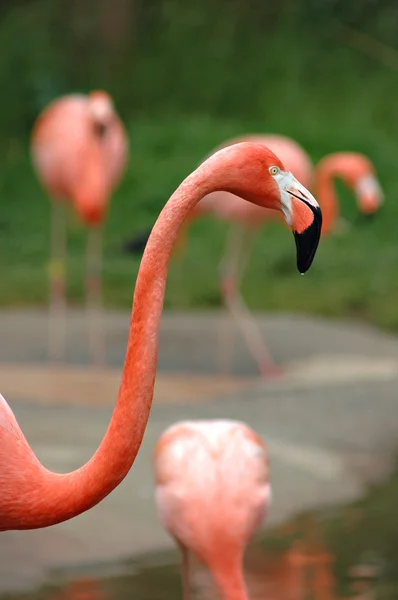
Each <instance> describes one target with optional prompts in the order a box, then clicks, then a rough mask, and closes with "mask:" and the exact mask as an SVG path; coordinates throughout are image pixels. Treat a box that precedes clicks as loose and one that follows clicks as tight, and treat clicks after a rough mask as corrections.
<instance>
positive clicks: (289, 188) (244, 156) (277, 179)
mask: <svg viewBox="0 0 398 600" xmlns="http://www.w3.org/2000/svg"><path fill="white" fill-rule="evenodd" d="M221 164H222V166H223V168H219V167H220V166H221ZM202 166H203V168H205V169H206V171H207V169H214V170H216V169H217V167H218V169H217V173H218V176H217V178H216V181H213V182H212V190H209V191H217V190H219V191H226V192H230V193H231V194H234V195H235V196H239V197H240V198H243V199H244V200H248V201H249V202H252V203H253V204H256V205H257V206H260V207H262V208H268V209H272V210H278V211H280V212H282V214H283V216H284V218H285V221H286V223H287V224H288V225H289V227H290V228H291V230H292V232H293V235H294V238H295V241H296V250H297V269H298V270H299V272H300V273H305V272H306V271H308V269H309V268H310V266H311V264H312V261H313V260H314V256H315V253H316V250H317V248H318V243H319V238H320V235H321V228H322V213H321V209H320V207H319V204H318V203H317V201H316V200H315V198H314V197H313V195H312V194H311V193H310V192H309V191H308V190H307V189H306V188H305V187H304V186H303V185H302V184H301V183H300V182H299V181H298V180H297V179H296V178H295V177H294V175H293V174H292V173H291V172H290V171H288V170H287V169H286V167H285V165H284V164H283V163H282V161H281V160H280V159H279V158H278V157H277V156H276V155H275V154H274V153H273V152H271V150H270V149H269V148H267V147H266V146H265V145H264V144H262V143H254V142H240V143H238V144H233V145H230V146H227V147H225V148H222V149H221V150H218V152H215V153H214V154H213V155H212V156H211V157H210V158H208V159H207V160H206V161H205V162H204V163H203V165H202ZM209 191H207V192H206V193H209Z"/></svg>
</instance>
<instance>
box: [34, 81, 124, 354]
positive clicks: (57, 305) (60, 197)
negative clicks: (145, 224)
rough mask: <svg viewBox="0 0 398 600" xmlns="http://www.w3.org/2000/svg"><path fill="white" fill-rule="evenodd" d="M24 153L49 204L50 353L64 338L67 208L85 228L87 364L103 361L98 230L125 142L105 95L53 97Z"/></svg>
mask: <svg viewBox="0 0 398 600" xmlns="http://www.w3.org/2000/svg"><path fill="white" fill-rule="evenodd" d="M31 153H32V161H33V165H34V167H35V169H36V172H37V175H38V178H39V180H40V182H41V184H42V186H43V188H44V189H45V190H46V191H47V193H48V195H49V196H50V198H51V199H52V201H53V208H52V230H51V263H50V317H51V318H50V329H49V353H50V357H51V359H54V360H60V359H62V358H63V357H64V354H65V345H66V342H65V338H66V324H65V320H66V317H65V314H66V291H65V287H66V285H65V281H66V274H65V272H66V246H67V243H66V225H65V213H64V207H63V204H67V203H69V204H70V205H71V206H72V208H73V210H74V211H75V214H76V215H77V217H78V218H79V219H80V221H81V222H82V223H83V224H84V225H86V226H87V227H88V228H89V232H88V244H87V264H86V286H85V287H86V295H87V304H88V307H89V311H90V346H91V354H92V357H93V360H94V362H95V363H97V364H101V363H103V362H104V359H105V341H104V335H103V331H102V327H101V326H102V322H101V318H100V317H101V261H102V256H101V232H100V226H101V224H102V223H103V222H104V219H105V217H106V212H107V207H108V203H109V198H110V195H111V194H112V192H113V191H114V189H115V188H116V186H117V184H118V183H119V181H120V179H121V177H122V174H123V172H124V170H125V167H126V163H127V154H128V142H127V137H126V133H125V130H124V127H123V125H122V123H121V121H120V119H119V117H118V116H117V114H116V112H115V109H114V107H113V103H112V100H111V98H110V96H109V95H108V94H107V93H105V92H101V91H96V92H92V93H90V94H88V95H87V96H85V95H79V94H71V95H68V96H64V97H62V98H59V99H57V100H54V101H53V102H52V103H51V104H50V105H49V106H48V107H47V108H46V109H45V110H44V111H43V113H42V114H41V115H40V116H39V118H38V119H37V121H36V124H35V126H34V129H33V133H32V144H31Z"/></svg>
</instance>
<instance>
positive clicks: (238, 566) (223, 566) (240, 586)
mask: <svg viewBox="0 0 398 600" xmlns="http://www.w3.org/2000/svg"><path fill="white" fill-rule="evenodd" d="M211 571H212V573H213V577H214V579H215V582H216V584H217V586H218V589H219V591H220V594H221V598H222V600H249V596H248V593H247V588H246V584H245V581H244V578H243V569H242V558H241V557H240V556H239V557H236V558H235V559H234V560H233V561H230V560H227V559H226V557H225V554H224V555H223V556H222V558H220V560H219V562H218V564H217V565H216V566H215V567H214V568H212V569H211Z"/></svg>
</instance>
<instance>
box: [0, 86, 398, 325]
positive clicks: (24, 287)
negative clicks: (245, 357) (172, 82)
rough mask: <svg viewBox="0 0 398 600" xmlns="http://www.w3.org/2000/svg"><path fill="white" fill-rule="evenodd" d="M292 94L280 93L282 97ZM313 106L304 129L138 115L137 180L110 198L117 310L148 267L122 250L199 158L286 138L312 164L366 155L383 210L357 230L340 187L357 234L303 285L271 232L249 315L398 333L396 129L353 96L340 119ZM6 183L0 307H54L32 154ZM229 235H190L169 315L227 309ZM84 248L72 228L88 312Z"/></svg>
mask: <svg viewBox="0 0 398 600" xmlns="http://www.w3.org/2000/svg"><path fill="white" fill-rule="evenodd" d="M373 84H374V81H373ZM286 85H287V84H286ZM387 87H388V85H387ZM372 89H373V90H374V88H370V90H372ZM287 92H288V89H286V90H284V89H283V87H281V86H280V88H279V94H280V96H281V97H282V98H286V97H287ZM377 93H379V90H377ZM275 94H276V91H274V95H275ZM369 94H370V91H369ZM296 98H297V94H296ZM305 98H306V94H305V92H304V91H302V92H301V97H300V96H299V97H298V100H297V101H298V106H300V107H301V111H300V115H299V118H297V119H294V115H292V114H291V113H287V112H286V110H285V109H284V108H283V107H281V106H279V105H278V104H277V103H276V102H275V103H274V106H275V110H274V114H273V115H272V118H270V119H268V120H267V121H265V122H262V123H260V122H259V121H258V120H246V121H244V120H242V119H239V120H238V119H236V120H233V119H227V118H225V119H222V118H220V117H218V118H215V117H213V118H212V117H210V116H205V115H192V114H191V115H185V116H184V115H176V116H173V115H170V114H169V115H163V116H161V115H158V116H156V117H153V118H149V117H139V116H137V118H136V119H135V122H134V123H132V124H131V126H130V130H129V132H130V139H131V161H130V166H129V170H128V173H127V174H126V176H125V178H124V180H123V183H122V185H121V187H120V189H119V190H118V191H117V193H116V194H115V196H114V198H113V201H112V204H111V210H110V214H109V219H108V222H107V224H106V229H105V250H104V251H105V264H104V286H105V303H106V305H107V306H108V307H111V306H115V307H128V306H129V305H130V302H131V295H132V291H133V288H134V281H135V278H136V275H137V270H138V266H139V260H140V257H135V258H132V257H131V256H130V257H129V256H124V255H123V254H122V252H121V244H122V242H123V241H124V240H125V239H126V238H129V237H130V236H131V235H133V234H135V233H139V232H140V231H141V230H142V229H144V228H146V227H148V226H151V225H152V224H153V222H154V220H155V218H156V216H157V214H158V213H159V211H160V209H161V208H162V206H163V205H164V203H165V201H166V199H167V198H168V197H169V196H170V194H171V193H172V192H173V191H174V189H175V188H176V187H177V186H178V184H179V182H180V181H181V180H182V179H183V178H184V177H185V176H186V175H187V174H188V173H189V172H191V171H192V170H193V169H194V168H195V167H196V165H197V164H198V163H199V162H200V161H201V159H202V158H203V157H204V156H205V155H206V154H207V153H208V152H209V151H210V150H211V149H212V148H214V146H216V145H217V144H219V143H220V142H222V141H223V140H225V139H227V138H228V137H230V136H235V135H239V134H243V133H245V132H251V131H278V132H281V133H285V134H288V135H291V136H292V137H294V138H296V139H297V140H298V141H300V142H301V143H302V144H303V145H304V147H305V148H306V149H307V150H308V151H309V153H310V154H311V156H312V158H313V159H314V161H317V160H318V159H319V158H321V157H322V156H323V155H324V154H326V153H329V152H332V151H336V150H339V149H353V150H354V149H356V150H358V151H362V152H365V153H366V154H368V155H369V156H370V157H371V158H372V159H373V161H374V163H375V165H376V168H377V171H378V174H379V178H380V181H381V183H382V186H383V188H384V191H385V195H386V201H385V206H384V207H383V210H382V211H381V212H380V214H379V216H378V217H377V219H375V220H374V221H373V222H372V223H369V224H366V225H362V226H356V225H355V218H356V207H355V202H354V198H353V197H352V195H351V194H350V193H349V192H348V191H347V190H346V189H345V188H344V186H342V185H338V186H337V187H338V192H339V195H340V201H341V212H342V215H343V217H345V218H346V219H347V220H348V221H350V222H351V223H353V226H352V227H351V229H350V230H349V231H348V232H347V233H345V234H344V235H340V236H334V237H328V238H325V239H324V240H321V243H320V246H319V250H318V254H317V257H316V259H315V262H314V265H313V267H312V268H311V270H310V271H309V272H308V273H307V274H306V275H305V276H304V277H301V276H300V275H299V274H298V272H297V271H296V269H295V248H294V240H293V237H292V236H291V234H290V233H289V232H288V231H287V230H286V229H285V228H283V227H282V226H280V225H277V224H274V225H272V226H268V227H267V228H264V230H263V231H261V233H260V235H259V236H258V238H257V239H256V241H255V244H254V248H253V253H252V259H251V261H250V264H249V266H248V269H247V272H246V276H245V279H244V282H243V291H244V294H245V297H246V298H247V301H248V304H249V306H250V307H251V308H255V309H260V310H286V311H302V312H308V313H309V312H311V313H316V314H319V315H328V316H343V317H351V318H352V317H353V318H358V319H363V320H367V321H370V322H372V323H376V324H378V325H381V326H383V327H386V328H392V329H397V328H398V310H397V305H398V302H397V300H398V278H397V277H396V266H397V264H398V243H397V217H398V203H397V201H396V198H395V190H396V189H397V188H398V170H397V167H396V139H398V125H397V124H396V122H395V121H391V123H390V126H389V127H384V126H382V125H379V126H375V118H376V117H375V114H376V113H377V111H375V108H374V107H375V106H376V107H377V106H378V105H377V103H376V101H375V100H374V101H373V105H372V104H371V103H369V102H368V101H367V99H362V100H361V97H356V95H355V94H354V93H352V92H351V91H348V92H347V93H346V94H345V96H344V103H345V106H344V110H336V109H335V108H336V107H335V103H334V101H333V98H331V100H330V104H329V105H327V106H326V107H325V104H324V106H323V109H322V111H321V109H320V106H319V102H318V100H319V99H318V98H317V97H316V96H315V95H314V96H309V97H308V98H307V100H306V101H305ZM323 98H326V96H325V91H324V92H323ZM374 98H375V94H373V99H374ZM328 106H329V108H330V110H329V111H328ZM285 108H286V107H285ZM325 115H327V117H326V116H325ZM387 116H388V115H387ZM383 122H384V120H383ZM0 177H1V178H0V198H1V212H0V233H1V235H0V268H1V272H2V286H1V288H0V305H1V306H10V305H14V306H15V305H18V306H23V305H32V304H33V305H38V304H43V303H45V302H46V301H47V271H46V265H47V261H48V256H49V255H48V249H49V225H50V203H49V201H48V199H47V198H46V197H45V195H44V193H43V192H42V190H41V189H40V187H39V185H38V183H37V181H36V179H35V176H34V174H33V172H32V168H31V165H30V162H29V157H28V151H27V144H24V143H22V142H20V143H19V144H18V143H17V142H15V143H14V144H13V146H10V147H9V150H8V153H7V154H6V157H5V163H4V169H3V172H2V174H1V176H0ZM226 231H227V225H226V224H224V223H219V222H215V221H213V220H212V219H211V218H206V219H203V220H202V221H200V222H196V223H194V224H193V225H192V227H191V230H190V236H189V244H188V247H187V249H186V252H185V255H184V258H183V261H182V263H181V264H178V263H177V262H174V263H173V264H172V266H171V272H170V279H169V285H168V289H167V295H166V306H168V307H175V308H188V307H209V306H217V305H219V293H218V282H217V278H218V273H217V264H218V260H219V258H220V256H221V253H222V249H223V245H224V242H225V235H226ZM84 244H85V231H84V229H83V228H82V227H81V226H80V225H79V224H77V223H76V222H75V221H74V219H73V217H71V229H70V233H69V262H68V277H69V284H68V285H69V289H68V293H69V296H70V298H71V301H73V302H81V301H82V294H83V285H82V275H83V264H84V263H83V261H82V256H83V253H84ZM179 276H181V277H179Z"/></svg>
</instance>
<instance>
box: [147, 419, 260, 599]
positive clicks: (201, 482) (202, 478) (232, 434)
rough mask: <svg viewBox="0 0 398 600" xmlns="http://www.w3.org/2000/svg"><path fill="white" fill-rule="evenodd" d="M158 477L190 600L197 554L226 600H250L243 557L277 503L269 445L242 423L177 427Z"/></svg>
mask: <svg viewBox="0 0 398 600" xmlns="http://www.w3.org/2000/svg"><path fill="white" fill-rule="evenodd" d="M155 476H156V502H157V506H158V511H159V515H160V518H161V521H162V523H163V525H164V527H165V528H166V529H167V531H168V532H169V533H170V535H171V536H172V537H173V538H174V539H175V541H176V543H177V544H178V546H179V548H180V550H181V553H182V584H183V592H184V600H188V599H189V598H191V595H190V586H189V555H188V553H189V552H192V553H193V554H195V555H196V556H197V558H198V559H199V560H200V561H201V562H202V563H204V564H205V565H206V566H207V567H208V568H209V570H210V571H211V573H212V575H213V577H214V580H215V582H216V583H217V585H218V587H219V591H220V593H221V597H222V598H223V600H246V599H247V598H248V595H247V591H246V586H245V582H244V578H243V569H242V563H243V555H244V551H245V548H246V546H247V544H248V542H249V540H250V539H251V537H252V536H253V534H254V533H255V532H256V530H257V529H259V527H260V526H261V524H262V523H263V521H264V519H265V517H266V514H267V512H268V507H269V503H270V500H271V487H270V483H269V471H268V456H267V449H266V447H265V445H264V444H263V442H262V440H261V439H260V438H259V436H258V435H257V434H256V433H255V432H254V431H253V430H252V429H250V427H248V426H247V425H245V424H244V423H240V422H238V421H230V420H214V421H183V422H180V423H177V424H175V425H173V426H171V427H170V428H168V429H167V430H166V431H165V432H164V433H163V434H162V436H161V437H160V440H159V442H158V444H157V445H156V449H155Z"/></svg>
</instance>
